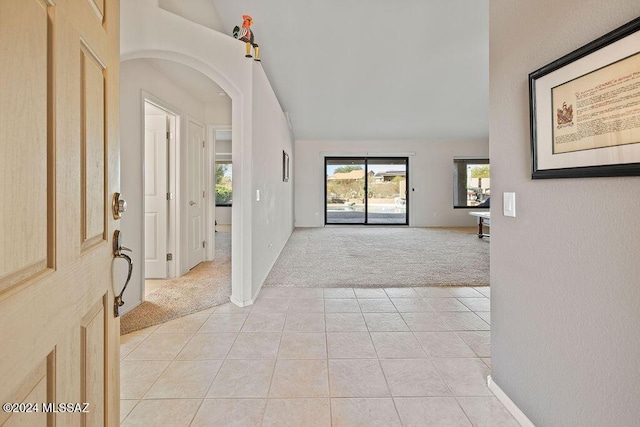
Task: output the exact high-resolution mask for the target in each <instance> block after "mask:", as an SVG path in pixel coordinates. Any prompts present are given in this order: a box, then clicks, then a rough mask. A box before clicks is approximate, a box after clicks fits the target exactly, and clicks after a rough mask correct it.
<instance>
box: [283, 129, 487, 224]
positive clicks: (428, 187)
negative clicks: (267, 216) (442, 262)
mask: <svg viewBox="0 0 640 427" xmlns="http://www.w3.org/2000/svg"><path fill="white" fill-rule="evenodd" d="M295 151H296V163H295V173H296V181H295V182H296V185H295V225H296V227H322V226H323V225H324V179H325V178H324V177H325V172H324V157H326V156H331V155H345V156H352V155H353V156H361V155H367V154H368V155H371V156H376V155H383V156H390V157H393V156H398V157H401V156H407V155H408V154H413V155H411V156H409V189H410V193H409V197H410V200H409V222H410V225H412V226H416V227H426V226H432V227H444V226H473V225H475V223H476V221H475V218H473V217H471V216H470V215H469V210H468V209H453V158H454V157H460V156H470V157H487V156H488V155H489V142H488V141H486V140H479V141H444V140H443V141H299V140H298V141H296V142H295ZM412 188H413V189H415V191H411V189H412Z"/></svg>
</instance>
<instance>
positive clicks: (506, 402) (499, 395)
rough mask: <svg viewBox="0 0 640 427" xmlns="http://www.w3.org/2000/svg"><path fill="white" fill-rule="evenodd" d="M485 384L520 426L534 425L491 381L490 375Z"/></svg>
mask: <svg viewBox="0 0 640 427" xmlns="http://www.w3.org/2000/svg"><path fill="white" fill-rule="evenodd" d="M487 385H488V386H489V390H491V391H492V392H493V394H495V396H496V397H497V398H498V400H499V401H500V402H502V404H503V405H504V407H505V408H507V410H508V411H509V412H510V413H511V415H513V417H514V418H515V419H516V421H518V422H519V423H520V425H521V426H522V427H535V425H534V424H533V423H532V422H531V421H530V420H529V418H527V416H526V415H525V414H524V412H522V411H521V410H520V408H518V407H517V406H516V404H515V403H513V400H511V399H509V396H507V394H506V393H505V392H504V391H502V389H501V388H500V387H499V386H498V384H496V382H495V381H493V378H491V375H489V376H488V377H487Z"/></svg>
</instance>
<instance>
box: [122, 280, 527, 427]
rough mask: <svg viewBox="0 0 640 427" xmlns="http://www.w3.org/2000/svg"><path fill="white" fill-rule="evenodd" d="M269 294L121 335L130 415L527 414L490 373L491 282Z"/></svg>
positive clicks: (423, 422)
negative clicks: (505, 402) (498, 392)
mask: <svg viewBox="0 0 640 427" xmlns="http://www.w3.org/2000/svg"><path fill="white" fill-rule="evenodd" d="M260 295H261V296H260V298H259V299H258V300H257V301H256V303H255V304H254V305H253V306H249V307H246V308H238V307H236V306H234V305H232V304H226V305H223V306H219V307H216V308H213V309H209V310H205V311H202V312H199V313H196V314H192V315H189V316H186V317H183V318H180V319H176V320H174V321H171V322H168V323H165V324H163V325H160V326H155V327H152V328H149V329H145V330H142V331H138V332H135V333H132V334H129V335H125V336H123V337H122V338H121V343H122V349H121V358H122V363H121V367H122V371H121V378H122V379H121V392H122V408H121V413H122V417H121V419H122V420H123V424H122V425H123V426H138V425H146V426H155V425H166V426H212V425H214V426H226V425H242V426H245V425H246V426H287V425H290V426H303V425H304V426H330V425H333V426H359V425H361V426H376V425H379V426H394V425H397V426H400V425H405V426H410V425H420V426H428V425H434V426H441V425H456V426H471V425H473V426H482V425H485V426H517V425H518V423H517V422H516V421H515V420H514V419H513V418H512V417H511V415H510V414H509V413H508V412H507V410H506V409H505V408H504V407H503V406H502V404H501V403H500V402H499V401H498V400H497V399H496V398H495V397H493V395H492V393H491V391H490V390H489V389H488V388H487V385H486V377H487V375H488V374H489V373H490V366H491V358H490V336H489V334H490V332H489V330H490V326H489V323H490V313H489V297H490V289H489V288H488V287H478V288H470V287H467V288H459V287H458V288H453V287H451V288H435V287H417V288H386V289H360V288H332V289H329V288H325V289H318V288H316V289H301V288H265V289H263V290H262V292H261V294H260ZM234 423H235V424H234Z"/></svg>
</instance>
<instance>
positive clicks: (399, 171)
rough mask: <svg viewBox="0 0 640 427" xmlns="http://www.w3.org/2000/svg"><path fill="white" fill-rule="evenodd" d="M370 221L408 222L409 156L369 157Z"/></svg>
mask: <svg viewBox="0 0 640 427" xmlns="http://www.w3.org/2000/svg"><path fill="white" fill-rule="evenodd" d="M367 168H368V170H369V171H370V172H373V174H371V176H370V177H369V181H368V186H367V198H368V200H367V224H378V225H381V224H408V223H409V221H408V219H407V212H408V211H407V207H408V204H407V168H408V159H407V158H369V159H367Z"/></svg>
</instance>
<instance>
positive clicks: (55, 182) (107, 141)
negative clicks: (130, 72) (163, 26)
mask: <svg viewBox="0 0 640 427" xmlns="http://www.w3.org/2000/svg"><path fill="white" fill-rule="evenodd" d="M119 14H120V12H119V3H118V0H0V64H1V66H0V197H1V200H0V404H6V403H10V402H13V403H15V404H16V405H12V406H3V411H0V425H2V426H14V425H28V426H31V425H34V426H54V425H55V426H80V425H82V426H102V425H104V426H106V425H109V426H115V425H119V414H118V412H119V360H118V359H119V325H120V323H119V320H118V319H117V318H115V317H114V309H113V302H114V287H115V288H119V287H120V286H121V285H122V283H121V281H122V277H120V275H119V274H118V271H117V270H118V267H119V264H120V263H124V262H125V261H123V260H114V258H113V255H112V252H113V251H112V239H113V237H112V236H113V232H114V230H115V229H116V228H118V221H117V220H115V219H114V216H113V214H112V210H111V197H112V194H113V193H114V192H116V191H119V179H120V178H119V142H118V110H117V108H118V73H119ZM118 291H119V290H118ZM19 403H24V404H25V405H17V404H19ZM69 403H71V404H74V405H71V406H70V405H66V406H64V407H62V406H59V404H69ZM75 404H79V405H77V406H76V405H75ZM86 404H88V405H86ZM7 410H9V411H8V412H7ZM14 410H15V412H14ZM29 411H31V412H29Z"/></svg>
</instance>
